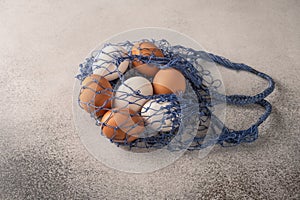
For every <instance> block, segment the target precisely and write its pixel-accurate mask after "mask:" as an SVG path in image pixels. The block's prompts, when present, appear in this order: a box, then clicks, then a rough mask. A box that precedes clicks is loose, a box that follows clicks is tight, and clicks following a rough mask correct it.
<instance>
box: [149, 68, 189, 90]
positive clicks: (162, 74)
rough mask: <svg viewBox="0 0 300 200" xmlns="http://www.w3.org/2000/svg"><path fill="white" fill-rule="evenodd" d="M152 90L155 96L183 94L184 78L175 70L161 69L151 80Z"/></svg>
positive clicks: (184, 87)
mask: <svg viewBox="0 0 300 200" xmlns="http://www.w3.org/2000/svg"><path fill="white" fill-rule="evenodd" d="M153 89H154V93H155V94H172V93H179V92H185V89H186V82H185V77H184V76H183V75H182V74H181V72H180V71H178V70H176V69H173V68H167V69H161V70H159V71H158V72H157V74H156V75H155V76H154V78H153Z"/></svg>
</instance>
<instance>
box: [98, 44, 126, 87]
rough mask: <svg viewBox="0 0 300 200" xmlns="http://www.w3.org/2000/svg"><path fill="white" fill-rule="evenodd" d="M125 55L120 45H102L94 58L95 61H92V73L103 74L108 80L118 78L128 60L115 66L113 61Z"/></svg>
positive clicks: (124, 69)
mask: <svg viewBox="0 0 300 200" xmlns="http://www.w3.org/2000/svg"><path fill="white" fill-rule="evenodd" d="M126 55H127V52H126V50H125V49H124V48H123V47H121V46H111V45H109V46H106V47H104V48H103V49H102V51H101V53H100V54H99V55H97V56H96V58H95V59H96V60H97V61H96V62H94V63H93V73H94V74H98V75H100V76H103V77H105V78H106V79H107V80H109V81H112V80H115V79H117V78H119V75H120V74H123V73H124V72H125V71H126V70H127V68H128V65H129V60H124V61H123V62H121V63H120V65H119V66H116V65H115V64H114V61H115V60H116V59H117V58H119V57H125V56H126Z"/></svg>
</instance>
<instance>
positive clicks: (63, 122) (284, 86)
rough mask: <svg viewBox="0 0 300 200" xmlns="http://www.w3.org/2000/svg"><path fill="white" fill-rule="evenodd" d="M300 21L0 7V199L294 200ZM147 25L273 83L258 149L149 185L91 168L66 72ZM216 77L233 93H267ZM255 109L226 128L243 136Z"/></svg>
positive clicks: (174, 171) (290, 14)
mask: <svg viewBox="0 0 300 200" xmlns="http://www.w3.org/2000/svg"><path fill="white" fill-rule="evenodd" d="M299 19H300V1H292V0H288V1H285V0H282V1H273V0H272V1H267V0H265V1H260V0H257V1H238V0H236V1H227V0H226V1H225V0H224V1H196V0H194V1H179V0H178V1H171V0H165V1H154V0H152V1H121V0H118V1H109V0H106V1H79V0H73V1H71V0H62V1H50V0H47V1H46V0H45V1H38V0H18V1H17V0H16V1H10V0H0V172H1V173H0V199H26V198H27V199H33V198H52V199H65V198H67V199H70V198H77V199H88V198H96V199H198V198H199V199H201V198H203V199H211V198H214V199H224V198H226V199H297V198H298V199H299V198H300V197H299V191H300V178H299V176H300V169H299V167H300V162H299V158H300V148H299V146H300V145H299V142H300V137H299V130H300V125H299V120H300V115H299V111H300V109H299V100H300V98H299V94H298V93H299V87H300V83H299V76H300V73H299V58H300V57H299V55H300V48H299V46H300V28H299V27H300V20H299ZM143 26H161V27H167V28H172V29H175V30H177V31H180V32H183V33H185V34H187V35H189V36H191V37H193V38H194V39H196V40H197V41H199V43H201V44H202V45H203V46H204V47H205V49H206V50H207V51H210V52H214V53H216V54H220V55H223V56H225V57H227V58H229V59H231V60H233V61H237V62H244V63H246V64H249V65H252V66H254V67H255V68H256V69H258V70H261V71H263V72H266V73H267V74H270V75H271V76H272V77H274V79H275V81H276V83H277V87H276V90H275V92H274V93H273V94H272V95H271V96H270V97H268V100H269V101H270V102H271V103H272V104H273V106H274V111H273V113H272V115H271V117H270V118H269V119H268V120H267V122H266V123H264V124H263V125H262V126H261V128H260V137H259V139H258V140H257V141H256V142H254V143H251V144H245V145H240V146H237V147H234V148H221V147H215V148H214V149H213V151H212V152H211V153H210V154H209V156H208V157H206V158H205V159H203V160H199V159H198V158H197V157H196V154H195V153H187V154H185V155H184V156H183V157H182V158H180V159H179V160H178V161H177V162H175V163H174V164H172V165H171V166H169V167H167V168H164V169H162V170H159V171H156V172H154V173H150V174H139V175H134V174H127V173H122V172H118V171H115V170H112V169H109V168H107V167H105V166H104V165H103V164H101V163H100V162H98V161H97V160H96V159H94V158H93V157H92V156H91V155H90V154H89V153H88V152H87V151H86V150H85V148H84V147H83V146H82V144H81V142H80V140H79V138H78V136H77V135H76V133H75V131H74V124H73V122H72V108H71V105H72V103H71V99H72V87H73V82H74V78H73V76H74V72H75V71H76V67H77V66H78V64H79V63H80V62H82V61H83V59H84V58H85V56H86V55H87V54H88V52H90V50H92V49H93V48H94V47H95V46H96V45H97V44H98V43H99V42H101V41H102V40H104V39H106V38H108V37H110V36H111V35H112V34H116V33H119V32H121V31H124V30H127V29H131V28H137V27H143ZM222 73H223V78H224V83H225V85H226V88H227V92H228V93H230V94H233V93H244V94H249V93H250V94H254V93H256V92H258V91H261V90H262V89H263V88H264V87H265V86H266V83H265V82H264V81H262V80H260V79H258V78H255V77H254V76H251V75H248V74H246V73H239V74H237V73H232V72H228V71H225V70H222ZM256 108H257V107H247V108H246V109H234V108H230V109H228V113H227V122H228V124H230V126H231V127H233V128H243V127H244V128H245V127H247V126H248V125H250V124H251V123H253V122H254V121H255V120H256V117H257V115H258V114H260V113H262V110H261V109H256Z"/></svg>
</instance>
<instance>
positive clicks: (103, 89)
mask: <svg viewBox="0 0 300 200" xmlns="http://www.w3.org/2000/svg"><path fill="white" fill-rule="evenodd" d="M112 94H113V93H112V86H111V85H110V83H109V82H108V80H106V79H105V78H104V77H102V76H99V75H96V74H92V75H90V76H88V77H86V78H85V79H84V80H83V82H82V88H81V91H80V95H79V100H80V106H81V107H82V108H83V109H84V110H85V111H87V112H88V113H93V114H94V116H95V117H99V116H102V115H103V114H104V113H105V112H106V110H107V109H108V108H111V98H112Z"/></svg>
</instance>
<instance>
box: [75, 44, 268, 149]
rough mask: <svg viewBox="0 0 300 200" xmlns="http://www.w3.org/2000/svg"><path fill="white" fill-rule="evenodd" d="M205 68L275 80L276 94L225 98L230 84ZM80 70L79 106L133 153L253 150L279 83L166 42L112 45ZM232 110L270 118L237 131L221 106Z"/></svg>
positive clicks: (219, 58)
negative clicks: (249, 108) (253, 107)
mask: <svg viewBox="0 0 300 200" xmlns="http://www.w3.org/2000/svg"><path fill="white" fill-rule="evenodd" d="M204 61H205V62H211V63H215V64H218V65H220V66H224V67H226V68H229V69H233V70H243V71H248V72H250V73H253V74H255V75H257V76H260V77H262V78H264V79H266V80H268V81H269V87H268V88H267V89H266V90H264V91H263V92H262V93H259V94H257V95H255V96H245V95H230V96H227V95H225V94H222V93H220V92H219V91H218V88H219V87H220V86H221V85H222V82H221V81H220V80H219V79H216V78H214V77H213V76H212V74H211V72H210V71H209V70H207V69H205V68H204V67H203V62H204ZM79 67H80V73H79V74H78V75H77V76H76V78H77V79H79V80H80V81H81V90H80V93H79V96H78V104H79V106H80V107H81V108H82V109H84V110H85V111H87V112H88V113H89V114H90V116H91V117H92V118H93V119H95V121H96V125H97V126H99V133H101V134H102V135H103V136H104V137H107V139H109V140H110V141H111V142H113V143H115V144H117V145H118V146H127V147H129V148H130V149H132V148H154V149H156V148H163V147H166V146H167V147H168V148H169V149H170V150H181V149H188V150H195V149H202V148H205V147H207V146H210V145H213V144H216V143H217V144H221V145H222V146H231V145H236V144H239V143H242V142H252V141H254V140H255V139H257V137H258V126H259V125H260V124H261V123H262V122H263V121H264V120H265V119H266V118H267V117H268V116H269V114H270V112H271V105H270V103H269V102H267V101H266V100H264V98H265V97H266V96H268V95H269V94H270V93H271V92H272V91H273V90H274V82H273V80H272V78H271V77H269V76H268V75H266V74H264V73H261V72H258V71H256V70H254V69H253V68H251V67H249V66H247V65H245V64H239V63H232V62H230V61H229V60H227V59H225V58H223V57H220V56H217V55H214V54H210V53H206V52H204V51H197V50H194V49H192V48H188V47H184V46H180V45H171V44H170V43H169V42H168V41H167V40H164V39H161V40H153V39H152V40H148V39H143V40H139V41H125V42H120V43H106V44H105V45H104V47H103V48H102V49H99V50H96V51H93V52H92V53H91V55H90V57H88V58H86V60H85V62H84V63H82V64H80V65H79ZM225 103H227V104H234V105H248V104H258V105H260V106H263V107H264V108H265V109H266V111H265V113H264V114H263V115H262V116H261V117H260V118H259V120H258V121H257V122H256V123H255V124H253V125H252V126H251V127H250V128H248V129H246V130H239V131H235V130H230V129H228V128H227V127H226V126H225V125H224V123H223V122H222V121H221V120H220V119H219V118H218V117H217V116H215V115H214V112H213V111H214V108H215V106H216V105H218V104H225ZM209 126H210V127H211V129H212V134H210V136H209V137H207V130H208V127H209Z"/></svg>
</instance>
